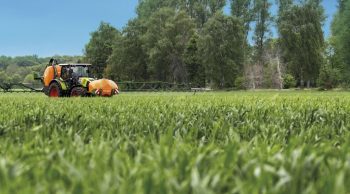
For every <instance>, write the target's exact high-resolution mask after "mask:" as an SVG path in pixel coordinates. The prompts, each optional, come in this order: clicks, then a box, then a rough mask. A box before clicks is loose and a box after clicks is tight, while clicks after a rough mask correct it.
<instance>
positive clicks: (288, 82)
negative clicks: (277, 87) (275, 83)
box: [283, 74, 296, 89]
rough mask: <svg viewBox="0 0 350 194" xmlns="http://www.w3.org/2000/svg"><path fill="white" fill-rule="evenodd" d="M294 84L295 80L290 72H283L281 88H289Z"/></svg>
mask: <svg viewBox="0 0 350 194" xmlns="http://www.w3.org/2000/svg"><path fill="white" fill-rule="evenodd" d="M295 86H296V80H295V78H294V77H293V75H291V74H285V75H284V76H283V88H284V89H290V88H293V87H295Z"/></svg>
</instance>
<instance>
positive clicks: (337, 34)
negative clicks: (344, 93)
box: [330, 0, 350, 85]
mask: <svg viewBox="0 0 350 194" xmlns="http://www.w3.org/2000/svg"><path fill="white" fill-rule="evenodd" d="M338 2H339V3H338V4H339V10H338V13H337V14H336V15H335V17H334V20H333V22H332V37H331V38H330V44H331V46H332V48H333V50H332V58H333V63H334V64H333V66H335V67H336V68H338V69H339V70H340V72H341V77H342V80H343V81H344V82H345V83H346V84H347V85H349V84H350V54H349V53H350V31H349V28H350V23H349V21H350V1H349V0H339V1H338Z"/></svg>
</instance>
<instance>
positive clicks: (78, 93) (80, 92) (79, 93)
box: [70, 87, 86, 97]
mask: <svg viewBox="0 0 350 194" xmlns="http://www.w3.org/2000/svg"><path fill="white" fill-rule="evenodd" d="M70 96H71V97H85V96H86V90H85V88H82V87H75V88H73V89H72V91H71V92H70Z"/></svg>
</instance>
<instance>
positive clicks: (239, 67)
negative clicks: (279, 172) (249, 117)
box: [0, 0, 350, 89]
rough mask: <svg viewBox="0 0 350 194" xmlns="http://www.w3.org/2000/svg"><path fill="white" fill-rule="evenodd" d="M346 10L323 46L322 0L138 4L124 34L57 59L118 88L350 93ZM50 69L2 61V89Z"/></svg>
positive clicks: (96, 36)
mask: <svg viewBox="0 0 350 194" xmlns="http://www.w3.org/2000/svg"><path fill="white" fill-rule="evenodd" d="M228 7H230V11H229V13H228V11H227V9H228ZM276 7H277V11H273V13H272V9H275V8H276ZM224 10H225V11H224ZM349 10H350V0H338V12H337V13H336V15H335V16H334V21H333V22H332V27H331V30H332V36H330V37H329V38H327V39H325V38H324V32H323V29H322V27H323V24H324V21H325V18H326V16H325V14H324V8H323V7H322V5H321V1H320V0H230V1H226V0H140V1H139V4H138V6H137V8H136V13H137V16H136V17H135V18H134V19H131V20H129V22H128V23H127V25H126V26H124V28H123V29H122V30H118V29H116V28H115V27H113V26H112V25H110V24H108V23H105V22H102V23H101V24H100V26H99V28H98V29H97V30H96V31H95V32H92V33H91V39H90V41H89V42H88V43H87V45H86V46H85V51H84V56H81V57H80V56H77V57H69V56H61V57H59V56H57V57H58V58H59V61H60V62H88V63H92V64H94V65H95V66H97V67H98V68H95V69H94V73H95V75H96V76H97V77H107V78H110V79H113V80H116V81H163V82H171V83H185V84H190V85H191V86H193V87H212V88H238V89H252V88H253V89H254V88H290V87H321V88H325V89H330V88H333V87H339V86H342V87H347V86H349V85H350V76H349V75H350V55H349V54H348V53H350V52H349V51H350V46H349V45H350V34H349V33H350V31H349V30H348V29H349V28H350V26H349V25H350V23H349V22H348V21H349V20H350V11H349ZM273 29H277V32H275V34H274V35H273V33H272V31H273ZM47 61H48V58H39V57H38V56H35V55H34V56H26V57H15V58H11V57H4V56H2V57H0V82H1V81H2V80H7V82H19V81H21V80H23V81H26V80H27V81H28V80H31V79H30V76H32V72H42V71H43V66H44V65H45V64H47ZM26 77H27V79H25V78H26Z"/></svg>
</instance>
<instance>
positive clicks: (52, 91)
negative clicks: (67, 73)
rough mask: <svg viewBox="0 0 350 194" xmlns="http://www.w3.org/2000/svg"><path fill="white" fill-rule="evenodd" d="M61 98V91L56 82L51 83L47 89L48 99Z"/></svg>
mask: <svg viewBox="0 0 350 194" xmlns="http://www.w3.org/2000/svg"><path fill="white" fill-rule="evenodd" d="M61 96H62V90H61V87H60V85H59V84H58V83H57V82H53V83H52V84H51V85H50V87H49V97H51V98H58V97H61Z"/></svg>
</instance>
